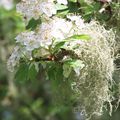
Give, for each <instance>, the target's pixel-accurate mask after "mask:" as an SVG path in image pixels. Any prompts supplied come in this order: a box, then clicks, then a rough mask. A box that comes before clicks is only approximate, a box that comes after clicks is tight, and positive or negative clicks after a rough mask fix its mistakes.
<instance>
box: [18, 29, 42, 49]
mask: <svg viewBox="0 0 120 120" xmlns="http://www.w3.org/2000/svg"><path fill="white" fill-rule="evenodd" d="M16 40H17V41H16V42H17V43H20V44H21V45H24V46H25V48H26V50H28V51H32V50H34V49H35V48H39V47H40V40H38V39H37V36H36V34H35V32H33V31H30V32H27V31H26V32H22V33H20V34H19V35H18V36H17V37H16Z"/></svg>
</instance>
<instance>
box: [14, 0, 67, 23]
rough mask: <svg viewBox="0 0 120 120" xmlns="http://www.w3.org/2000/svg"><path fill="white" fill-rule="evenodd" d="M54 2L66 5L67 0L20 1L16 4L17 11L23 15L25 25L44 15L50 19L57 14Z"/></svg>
mask: <svg viewBox="0 0 120 120" xmlns="http://www.w3.org/2000/svg"><path fill="white" fill-rule="evenodd" d="M55 2H57V3H58V4H64V5H67V0H57V1H54V0H22V1H21V2H20V3H18V4H17V7H16V8H17V11H18V12H19V13H21V14H23V16H24V19H25V21H26V23H28V21H29V20H30V19H31V18H34V19H38V18H40V16H42V15H45V16H46V17H51V16H52V15H55V14H56V13H57V9H56V6H55Z"/></svg>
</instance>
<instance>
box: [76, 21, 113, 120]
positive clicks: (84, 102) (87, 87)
mask: <svg viewBox="0 0 120 120" xmlns="http://www.w3.org/2000/svg"><path fill="white" fill-rule="evenodd" d="M79 32H80V33H87V34H89V35H90V36H91V37H92V40H90V41H89V42H83V43H82V44H81V45H80V47H79V48H78V49H76V50H75V52H76V54H77V55H78V56H79V57H80V60H82V61H84V64H85V67H84V68H83V69H82V70H81V71H80V75H79V76H77V77H75V79H74V82H76V84H75V86H74V91H75V93H77V94H78V98H77V99H78V101H79V105H78V106H79V110H83V111H82V112H84V114H85V115H86V117H87V118H91V117H92V116H93V115H101V114H102V112H103V108H104V107H105V103H109V113H110V114H111V112H112V105H111V101H113V100H114V97H113V96H112V91H111V88H112V85H113V84H114V80H113V79H112V75H113V72H114V46H115V34H114V33H113V31H112V30H109V31H107V30H106V29H105V28H104V27H103V26H101V25H100V24H99V23H97V22H95V21H93V22H91V23H89V24H88V25H87V26H86V27H85V28H84V29H81V30H80V31H79Z"/></svg>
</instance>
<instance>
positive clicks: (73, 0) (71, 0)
mask: <svg viewBox="0 0 120 120" xmlns="http://www.w3.org/2000/svg"><path fill="white" fill-rule="evenodd" d="M69 1H70V2H74V3H76V2H77V0H69Z"/></svg>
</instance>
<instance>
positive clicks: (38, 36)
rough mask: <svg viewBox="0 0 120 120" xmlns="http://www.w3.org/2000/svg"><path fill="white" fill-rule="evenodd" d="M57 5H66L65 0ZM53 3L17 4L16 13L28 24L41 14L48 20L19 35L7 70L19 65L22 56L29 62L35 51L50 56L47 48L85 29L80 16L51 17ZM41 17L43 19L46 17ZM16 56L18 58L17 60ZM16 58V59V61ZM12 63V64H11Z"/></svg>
mask: <svg viewBox="0 0 120 120" xmlns="http://www.w3.org/2000/svg"><path fill="white" fill-rule="evenodd" d="M56 2H58V4H64V5H67V1H66V0H57V1H56ZM54 5H55V1H52V0H48V1H46V0H45V1H41V0H28V1H25V0H22V1H21V2H20V3H18V4H17V11H18V12H20V13H21V14H22V15H23V17H24V19H25V21H27V22H29V20H30V19H32V18H34V19H38V18H40V16H41V14H44V15H46V16H47V17H48V18H47V20H46V21H43V22H42V23H41V24H40V25H39V26H38V27H37V28H36V29H35V30H34V31H29V30H27V31H24V32H22V33H20V34H19V35H18V36H17V37H16V38H15V39H16V43H17V49H16V48H15V49H16V52H15V51H14V52H13V53H12V55H11V57H10V59H9V60H8V68H9V70H10V71H13V70H14V68H15V67H16V66H18V64H19V60H20V58H22V57H23V56H28V55H27V54H28V53H29V57H26V58H27V59H29V60H31V59H33V58H32V52H33V51H34V50H35V49H40V50H41V53H42V56H45V55H46V53H47V54H50V51H49V46H51V45H52V44H53V42H54V41H62V40H64V39H66V38H68V37H70V36H72V35H74V34H76V33H77V29H82V28H83V27H85V23H84V21H83V20H82V18H81V17H80V16H69V15H68V16H67V18H68V19H69V20H66V19H63V18H60V17H55V16H53V17H52V18H51V16H52V15H53V14H56V12H57V11H56V10H55V7H53V6H54ZM44 15H43V18H44V17H45V18H46V16H44ZM18 51H19V52H18ZM17 56H19V57H18V58H19V59H18V58H17ZM16 58H17V59H16ZM13 63H14V64H13Z"/></svg>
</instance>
